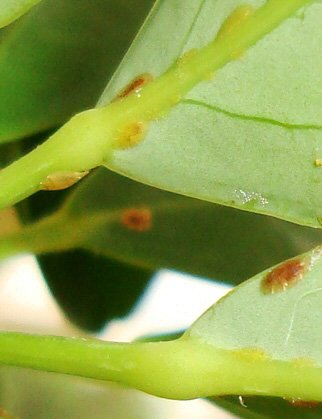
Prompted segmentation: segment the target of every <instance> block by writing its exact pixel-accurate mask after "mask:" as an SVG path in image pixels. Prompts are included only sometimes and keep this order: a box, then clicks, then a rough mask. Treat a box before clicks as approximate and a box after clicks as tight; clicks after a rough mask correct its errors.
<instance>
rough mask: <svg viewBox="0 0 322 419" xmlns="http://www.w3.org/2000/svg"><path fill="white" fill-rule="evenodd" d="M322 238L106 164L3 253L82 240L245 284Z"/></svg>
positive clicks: (81, 244)
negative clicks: (180, 192) (128, 175)
mask: <svg viewBox="0 0 322 419" xmlns="http://www.w3.org/2000/svg"><path fill="white" fill-rule="evenodd" d="M42 194H43V199H46V195H45V192H42ZM41 202H42V200H40V204H41ZM44 205H46V204H44ZM38 206H39V204H38ZM320 242H321V232H320V230H314V229H310V228H306V227H300V226H295V225H292V224H290V223H287V222H282V221H279V220H276V219H273V218H268V217H264V216H260V215H254V214H250V213H247V212H241V211H237V210H235V209H229V208H225V207H221V206H214V205H213V204H210V203H207V202H203V201H199V200H194V199H191V198H186V197H182V196H180V195H176V194H172V193H168V192H163V191H160V190H158V189H155V188H151V187H149V186H145V185H143V184H140V183H137V182H133V181H131V180H129V179H127V178H125V177H121V176H119V175H116V174H114V173H112V172H109V171H107V170H105V169H100V170H98V171H97V172H96V173H93V174H92V175H90V176H89V177H88V178H87V179H85V180H84V181H83V182H82V183H81V184H80V185H79V186H78V187H77V188H76V189H75V191H74V193H72V194H71V195H70V197H69V198H68V199H67V201H66V203H65V205H64V206H63V207H62V208H61V209H60V210H59V211H58V212H57V213H56V214H55V215H54V216H50V217H49V218H45V219H44V220H42V221H40V222H39V223H36V224H34V225H30V226H27V227H26V228H25V229H24V230H22V231H21V232H20V233H19V234H16V235H12V236H9V237H8V236H6V237H3V238H2V240H1V241H0V254H1V256H2V257H5V256H8V255H9V254H15V253H17V252H19V251H31V252H35V253H44V252H51V251H57V250H67V249H70V248H74V247H78V248H83V249H87V250H90V251H92V252H95V253H97V254H100V255H104V256H107V257H108V258H115V259H117V260H119V261H122V262H126V263H129V264H134V265H136V266H140V267H143V268H145V269H149V270H156V269H159V268H163V267H167V268H174V269H178V270H181V271H187V272H190V273H193V274H198V275H202V276H207V277H210V278H212V279H220V280H225V281H228V282H236V283H239V282H241V281H242V280H244V279H246V278H247V277H249V276H251V275H253V274H255V273H256V272H258V271H260V270H262V269H265V268H267V267H268V266H271V265H272V264H275V263H278V262H280V261H281V260H284V259H285V258H288V257H291V256H294V255H296V254H298V253H300V252H303V251H305V250H308V249H310V248H312V247H313V246H315V245H316V244H320Z"/></svg>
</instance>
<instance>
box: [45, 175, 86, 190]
mask: <svg viewBox="0 0 322 419" xmlns="http://www.w3.org/2000/svg"><path fill="white" fill-rule="evenodd" d="M88 173H89V171H84V172H56V173H52V174H50V175H48V176H47V177H46V179H45V180H44V181H43V182H41V183H40V186H41V189H43V190H45V191H58V190H61V189H66V188H69V187H70V186H72V185H74V184H75V183H77V182H78V181H79V180H81V179H82V178H83V177H85V176H86V175H88Z"/></svg>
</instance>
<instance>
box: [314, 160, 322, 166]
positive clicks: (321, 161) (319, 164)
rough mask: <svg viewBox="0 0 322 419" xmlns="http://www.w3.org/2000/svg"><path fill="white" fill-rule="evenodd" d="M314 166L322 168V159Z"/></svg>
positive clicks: (316, 161)
mask: <svg viewBox="0 0 322 419" xmlns="http://www.w3.org/2000/svg"><path fill="white" fill-rule="evenodd" d="M314 165H315V167H322V159H316V160H315V162H314Z"/></svg>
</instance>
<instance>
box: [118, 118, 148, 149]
mask: <svg viewBox="0 0 322 419" xmlns="http://www.w3.org/2000/svg"><path fill="white" fill-rule="evenodd" d="M146 131H147V124H146V123H145V122H130V123H129V124H127V125H125V127H123V129H122V130H121V131H120V132H119V134H118V137H117V143H116V146H117V148H121V149H126V148H131V147H134V146H136V145H137V144H139V143H140V141H141V140H142V139H143V137H144V135H145V133H146Z"/></svg>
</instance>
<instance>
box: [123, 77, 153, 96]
mask: <svg viewBox="0 0 322 419" xmlns="http://www.w3.org/2000/svg"><path fill="white" fill-rule="evenodd" d="M152 80H153V76H152V75H151V74H149V73H144V74H141V75H140V76H138V77H136V78H135V79H134V80H133V81H132V82H131V83H129V84H128V85H127V86H125V87H124V89H123V90H121V91H120V93H119V94H118V95H117V96H116V98H115V100H118V99H124V98H125V97H127V96H129V95H130V94H131V93H134V92H136V93H138V92H139V91H140V90H141V89H142V87H144V86H145V85H147V84H148V83H150V82H151V81H152Z"/></svg>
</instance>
